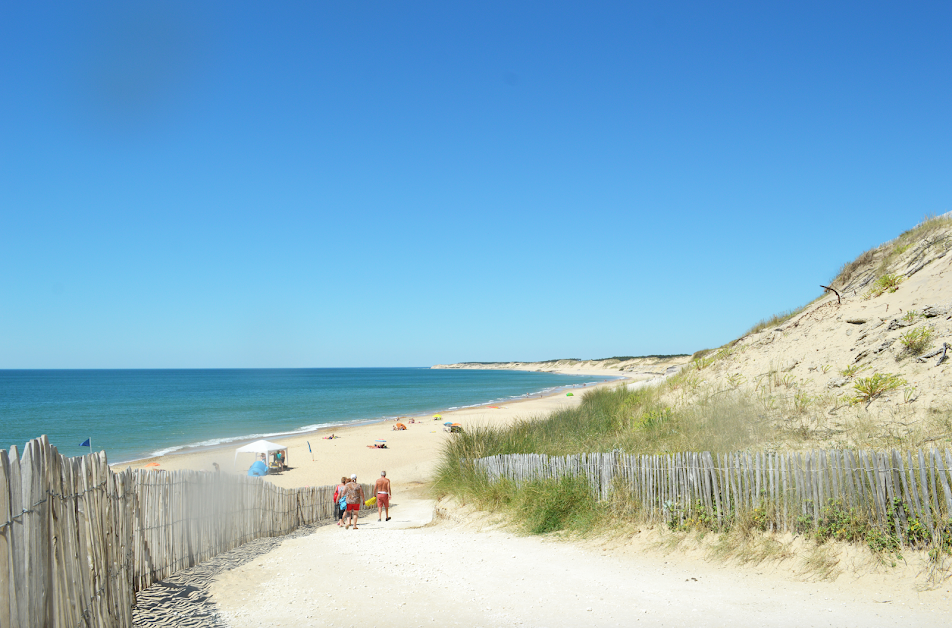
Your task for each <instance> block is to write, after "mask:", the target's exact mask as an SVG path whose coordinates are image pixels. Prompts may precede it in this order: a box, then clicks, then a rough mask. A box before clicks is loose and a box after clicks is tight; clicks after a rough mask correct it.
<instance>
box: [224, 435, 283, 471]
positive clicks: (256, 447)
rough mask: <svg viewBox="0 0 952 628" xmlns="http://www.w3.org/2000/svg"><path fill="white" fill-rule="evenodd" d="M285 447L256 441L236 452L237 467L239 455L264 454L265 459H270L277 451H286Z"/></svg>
mask: <svg viewBox="0 0 952 628" xmlns="http://www.w3.org/2000/svg"><path fill="white" fill-rule="evenodd" d="M286 450H287V447H286V446H285V445H279V444H277V443H272V442H270V441H266V440H256V441H255V442H253V443H248V444H247V445H244V446H242V447H239V448H238V449H236V450H235V467H237V466H238V454H264V455H265V459H267V458H270V457H271V454H272V453H274V452H276V451H286Z"/></svg>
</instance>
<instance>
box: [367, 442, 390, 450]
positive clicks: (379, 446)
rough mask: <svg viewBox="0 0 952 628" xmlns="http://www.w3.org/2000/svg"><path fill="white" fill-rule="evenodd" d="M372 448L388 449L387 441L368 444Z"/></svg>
mask: <svg viewBox="0 0 952 628" xmlns="http://www.w3.org/2000/svg"><path fill="white" fill-rule="evenodd" d="M367 447H369V448H370V449H387V444H386V443H378V444H376V445H367Z"/></svg>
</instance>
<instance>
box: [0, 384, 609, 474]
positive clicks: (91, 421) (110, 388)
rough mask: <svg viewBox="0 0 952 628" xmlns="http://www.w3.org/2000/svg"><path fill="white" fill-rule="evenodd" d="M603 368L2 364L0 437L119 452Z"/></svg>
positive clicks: (66, 449) (245, 434)
mask: <svg viewBox="0 0 952 628" xmlns="http://www.w3.org/2000/svg"><path fill="white" fill-rule="evenodd" d="M605 379H607V378H606V377H598V376H590V375H589V376H576V375H556V374H552V373H528V372H520V371H478V370H474V371H465V370H440V369H437V370H434V369H429V368H363V369H188V370H77V371H72V370H55V371H42V370H29V371H16V370H6V371H4V370H0V448H7V447H9V446H10V445H17V446H18V447H22V446H23V443H25V442H26V441H28V440H29V439H31V438H36V437H37V436H40V435H41V434H47V435H48V436H49V438H50V442H51V443H52V444H53V445H55V446H56V447H58V448H59V451H60V453H63V454H66V455H68V456H75V455H79V454H82V453H86V452H88V451H89V450H88V449H86V448H85V447H79V444H80V443H81V442H83V441H84V440H85V439H86V438H92V445H93V449H95V450H100V449H105V450H106V453H107V455H108V457H109V461H110V463H116V462H123V461H128V460H134V459H137V458H144V457H147V456H153V455H162V454H166V453H171V452H174V451H180V450H182V449H183V448H188V447H210V446H215V445H221V444H224V443H228V442H233V441H238V440H247V439H252V438H266V437H272V436H279V435H282V434H290V433H298V432H306V431H310V430H313V429H317V428H320V427H327V426H334V425H341V424H346V423H352V422H356V421H365V420H373V419H383V418H388V417H395V416H403V415H412V414H425V413H431V412H435V411H438V410H446V409H451V408H458V407H465V406H472V405H478V404H484V403H490V402H500V401H506V400H509V399H512V398H517V397H521V396H523V395H527V394H534V393H541V392H543V391H548V390H551V389H554V388H560V387H566V386H578V385H582V384H584V383H589V382H596V381H604V380H605Z"/></svg>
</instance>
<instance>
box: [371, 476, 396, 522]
mask: <svg viewBox="0 0 952 628" xmlns="http://www.w3.org/2000/svg"><path fill="white" fill-rule="evenodd" d="M374 493H376V494H377V521H383V519H382V518H381V517H382V515H381V509H383V510H385V511H386V515H387V521H390V495H391V494H392V493H391V492H390V480H388V479H387V472H386V471H381V472H380V478H379V479H378V480H377V482H376V483H375V484H374Z"/></svg>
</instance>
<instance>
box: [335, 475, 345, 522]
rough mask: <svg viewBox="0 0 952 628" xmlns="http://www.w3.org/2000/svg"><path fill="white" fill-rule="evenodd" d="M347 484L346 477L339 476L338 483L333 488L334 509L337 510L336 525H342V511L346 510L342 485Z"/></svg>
mask: <svg viewBox="0 0 952 628" xmlns="http://www.w3.org/2000/svg"><path fill="white" fill-rule="evenodd" d="M345 484H347V478H345V477H344V476H341V478H340V484H338V485H337V488H336V489H334V509H335V510H336V511H337V527H338V528H340V527H343V525H344V512H346V511H347V500H346V499H344V485H345Z"/></svg>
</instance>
